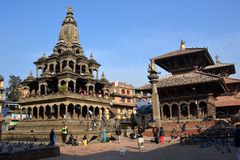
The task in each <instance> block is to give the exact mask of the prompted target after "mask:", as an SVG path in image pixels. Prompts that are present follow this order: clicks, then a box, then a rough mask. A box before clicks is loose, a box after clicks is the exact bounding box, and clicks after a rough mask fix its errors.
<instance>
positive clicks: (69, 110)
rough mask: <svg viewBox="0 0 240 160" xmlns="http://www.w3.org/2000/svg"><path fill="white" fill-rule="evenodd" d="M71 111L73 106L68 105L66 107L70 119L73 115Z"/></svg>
mask: <svg viewBox="0 0 240 160" xmlns="http://www.w3.org/2000/svg"><path fill="white" fill-rule="evenodd" d="M73 111H74V108H73V104H72V103H70V104H69V105H68V114H69V116H70V117H71V118H73V113H74V112H73Z"/></svg>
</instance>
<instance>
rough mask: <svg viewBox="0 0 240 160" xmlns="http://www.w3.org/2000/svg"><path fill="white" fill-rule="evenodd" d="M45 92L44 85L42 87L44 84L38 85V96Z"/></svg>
mask: <svg viewBox="0 0 240 160" xmlns="http://www.w3.org/2000/svg"><path fill="white" fill-rule="evenodd" d="M45 92H46V91H45V85H44V84H41V85H40V94H41V95H44V94H45Z"/></svg>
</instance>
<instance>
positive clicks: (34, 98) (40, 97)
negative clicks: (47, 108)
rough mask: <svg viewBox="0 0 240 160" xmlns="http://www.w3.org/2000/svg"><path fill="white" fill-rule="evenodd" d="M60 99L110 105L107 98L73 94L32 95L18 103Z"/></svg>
mask: <svg viewBox="0 0 240 160" xmlns="http://www.w3.org/2000/svg"><path fill="white" fill-rule="evenodd" d="M60 98H73V99H79V100H86V101H95V102H103V103H110V101H109V98H103V97H96V96H91V95H82V94H79V93H73V92H65V93H54V94H46V95H34V96H30V97H25V98H20V99H19V101H18V102H19V103H23V102H33V101H46V100H53V99H60Z"/></svg>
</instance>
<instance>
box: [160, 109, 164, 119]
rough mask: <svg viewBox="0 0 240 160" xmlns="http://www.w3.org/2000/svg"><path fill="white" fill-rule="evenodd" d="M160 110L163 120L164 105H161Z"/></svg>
mask: <svg viewBox="0 0 240 160" xmlns="http://www.w3.org/2000/svg"><path fill="white" fill-rule="evenodd" d="M160 110H161V119H162V120H163V117H164V116H163V107H162V106H161V107H160Z"/></svg>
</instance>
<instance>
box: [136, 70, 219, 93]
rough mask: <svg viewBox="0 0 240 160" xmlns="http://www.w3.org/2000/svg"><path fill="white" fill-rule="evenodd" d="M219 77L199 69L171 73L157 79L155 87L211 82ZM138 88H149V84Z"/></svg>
mask: <svg viewBox="0 0 240 160" xmlns="http://www.w3.org/2000/svg"><path fill="white" fill-rule="evenodd" d="M219 80H221V77H219V76H217V75H212V74H209V73H204V72H201V71H193V72H189V73H185V74H177V75H171V76H169V77H166V78H161V79H159V80H158V83H157V87H158V88H165V87H173V86H181V85H189V84H196V83H205V82H213V81H219ZM139 89H140V90H147V89H151V85H150V84H146V85H144V86H142V87H140V88H139Z"/></svg>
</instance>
